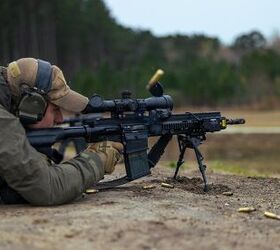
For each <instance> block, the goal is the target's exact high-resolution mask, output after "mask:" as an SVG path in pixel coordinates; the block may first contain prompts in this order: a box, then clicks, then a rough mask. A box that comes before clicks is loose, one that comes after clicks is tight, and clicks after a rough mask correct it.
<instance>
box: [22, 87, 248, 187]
mask: <svg viewBox="0 0 280 250" xmlns="http://www.w3.org/2000/svg"><path fill="white" fill-rule="evenodd" d="M158 86H159V83H157V87H158ZM172 108H173V101H172V98H171V97H170V96H168V95H160V96H154V97H150V98H147V99H132V98H131V97H130V93H129V92H127V91H125V92H123V94H122V98H121V99H114V100H103V99H102V98H101V97H100V96H98V95H95V96H93V97H92V98H91V99H90V102H89V104H88V106H87V108H86V109H85V113H87V114H92V113H103V112H110V113H111V116H110V117H108V118H106V117H98V116H97V117H87V115H85V116H83V120H82V123H81V125H80V126H69V127H56V128H49V129H37V130H29V131H27V137H28V139H29V141H30V143H31V145H33V146H34V147H35V148H36V149H37V150H38V151H40V152H42V153H44V154H46V155H48V156H49V157H50V158H52V159H53V160H55V161H56V162H59V161H60V160H61V158H60V159H58V158H59V157H58V156H57V152H56V151H54V150H53V149H52V145H53V144H55V143H56V142H63V141H65V140H71V139H75V138H84V139H85V140H86V141H87V142H88V143H93V142H100V141H105V140H109V141H115V142H121V143H122V144H123V145H124V151H123V156H124V163H125V168H126V176H125V177H122V178H120V179H117V180H114V181H111V182H107V183H106V184H103V187H113V186H116V185H120V184H124V183H127V182H129V181H132V180H135V179H138V178H140V177H143V176H146V175H148V174H150V169H151V168H153V167H154V166H155V165H156V164H157V163H158V161H159V159H160V157H161V156H162V154H163V153H164V150H165V148H166V146H167V144H168V142H169V141H170V140H171V138H172V137H173V136H174V135H175V136H177V140H178V144H179V151H180V154H179V159H178V161H177V168H176V171H175V174H174V178H176V176H177V174H178V171H179V168H180V166H181V165H182V164H183V162H184V160H183V159H184V153H185V150H186V149H187V148H190V149H193V150H194V151H195V155H196V159H197V162H198V166H199V170H200V172H201V174H202V178H203V181H204V190H205V191H206V190H207V180H206V176H205V170H206V166H205V165H204V164H203V157H202V154H201V152H200V151H199V149H198V147H199V145H200V144H201V143H202V141H204V140H205V139H206V133H209V132H218V131H220V130H223V129H226V127H227V125H234V124H243V123H245V120H244V119H235V120H231V119H227V118H225V117H223V116H222V115H221V113H220V112H202V113H191V112H186V113H183V114H173V113H172ZM76 119H77V118H76ZM79 121H81V119H80V120H79V118H78V120H76V122H79ZM154 136H158V137H159V139H158V141H157V142H156V143H155V144H154V145H153V146H152V147H151V149H150V150H149V148H148V138H149V137H154Z"/></svg>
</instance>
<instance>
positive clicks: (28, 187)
mask: <svg viewBox="0 0 280 250" xmlns="http://www.w3.org/2000/svg"><path fill="white" fill-rule="evenodd" d="M0 84H1V86H2V87H1V89H0V91H2V90H3V89H4V88H3V87H6V86H5V79H4V78H3V76H2V75H1V74H0ZM2 99H5V100H6V101H7V100H8V99H9V97H8V96H5V95H4V97H3V98H2ZM2 104H3V102H2ZM4 106H6V105H4ZM6 109H7V107H5V108H4V107H3V105H0V127H1V136H0V145H1V146H0V177H2V178H3V179H4V180H5V181H6V182H7V184H8V186H9V187H11V188H12V189H14V190H16V191H17V192H18V193H19V194H20V195H21V196H22V197H23V198H24V199H25V200H26V201H28V202H29V203H31V204H33V205H58V204H63V203H66V202H69V201H72V200H74V199H75V198H77V197H79V196H80V195H81V194H82V193H83V192H84V191H85V189H87V188H88V187H90V186H92V185H93V184H94V183H97V182H98V181H99V180H101V179H102V178H103V176H104V168H103V165H102V162H101V159H100V157H99V156H98V154H96V153H94V152H92V151H87V150H86V151H84V152H83V153H81V154H80V155H78V156H77V157H75V158H73V159H71V160H69V161H66V162H63V163H61V164H52V163H51V162H50V161H49V160H48V159H47V158H46V156H45V155H43V154H41V153H39V152H37V151H36V150H35V149H34V148H33V147H32V146H31V145H30V144H29V142H28V139H27V137H26V134H25V129H24V128H23V126H22V125H21V123H20V121H19V119H18V118H17V117H15V116H14V115H13V114H11V113H10V112H8V111H7V110H6Z"/></svg>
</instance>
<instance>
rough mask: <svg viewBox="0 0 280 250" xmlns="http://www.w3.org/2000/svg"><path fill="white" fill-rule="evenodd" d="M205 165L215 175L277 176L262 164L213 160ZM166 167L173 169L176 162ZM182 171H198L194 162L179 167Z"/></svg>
mask: <svg viewBox="0 0 280 250" xmlns="http://www.w3.org/2000/svg"><path fill="white" fill-rule="evenodd" d="M205 163H206V164H207V169H208V171H213V172H215V173H226V174H234V175H241V176H251V177H273V176H279V173H278V171H276V172H275V171H274V168H272V169H270V168H267V169H266V168H263V164H262V163H255V164H252V162H250V161H229V160H223V161H222V160H213V161H207V162H205ZM165 166H166V167H168V168H172V169H175V168H176V161H169V162H167V163H166V164H165ZM181 169H183V170H187V169H188V170H195V169H198V167H197V163H196V162H195V161H189V162H188V163H185V164H183V165H182V166H181Z"/></svg>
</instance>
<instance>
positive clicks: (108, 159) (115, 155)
mask: <svg viewBox="0 0 280 250" xmlns="http://www.w3.org/2000/svg"><path fill="white" fill-rule="evenodd" d="M87 149H88V150H90V151H93V152H96V153H97V154H98V155H99V156H100V158H101V161H102V163H103V166H104V172H105V173H106V174H111V173H113V171H114V170H115V165H116V164H117V163H118V161H119V160H120V159H121V151H122V150H123V145H122V144H121V143H118V142H111V141H103V142H98V143H95V144H91V145H90V146H89V147H88V148H87Z"/></svg>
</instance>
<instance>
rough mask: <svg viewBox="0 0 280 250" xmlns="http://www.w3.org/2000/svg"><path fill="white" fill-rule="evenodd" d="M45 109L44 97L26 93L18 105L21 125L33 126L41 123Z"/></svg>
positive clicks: (36, 93)
mask: <svg viewBox="0 0 280 250" xmlns="http://www.w3.org/2000/svg"><path fill="white" fill-rule="evenodd" d="M46 108H47V101H46V99H45V97H44V96H43V95H42V94H40V93H38V92H36V90H33V91H28V92H27V91H26V93H24V94H23V96H22V98H21V100H20V102H19V105H18V117H19V118H20V121H21V122H22V123H23V124H33V123H36V122H38V121H41V120H42V118H43V116H44V114H45V111H46Z"/></svg>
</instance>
